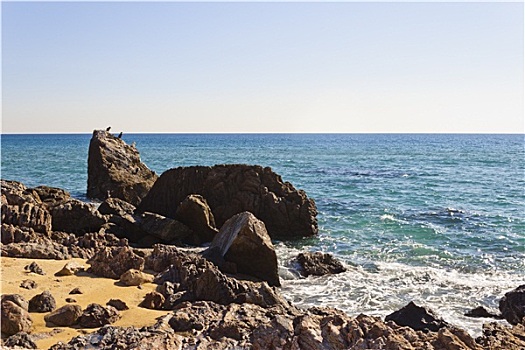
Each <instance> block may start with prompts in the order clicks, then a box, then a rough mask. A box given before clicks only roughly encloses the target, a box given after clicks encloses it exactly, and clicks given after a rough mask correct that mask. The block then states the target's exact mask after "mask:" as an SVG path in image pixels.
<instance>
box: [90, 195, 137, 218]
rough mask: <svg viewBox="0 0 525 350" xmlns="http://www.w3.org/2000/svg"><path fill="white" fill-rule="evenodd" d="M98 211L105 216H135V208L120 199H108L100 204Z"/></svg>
mask: <svg viewBox="0 0 525 350" xmlns="http://www.w3.org/2000/svg"><path fill="white" fill-rule="evenodd" d="M98 211H99V213H101V214H104V215H118V216H124V215H133V212H134V211H135V206H134V205H133V204H130V203H128V202H126V201H124V200H122V199H120V198H107V199H106V200H105V201H104V202H102V203H101V204H100V206H99V207H98Z"/></svg>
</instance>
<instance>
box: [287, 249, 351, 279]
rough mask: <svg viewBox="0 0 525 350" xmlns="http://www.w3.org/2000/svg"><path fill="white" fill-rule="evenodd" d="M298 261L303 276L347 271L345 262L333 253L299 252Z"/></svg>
mask: <svg viewBox="0 0 525 350" xmlns="http://www.w3.org/2000/svg"><path fill="white" fill-rule="evenodd" d="M296 260H297V262H298V263H299V266H300V267H301V268H300V269H299V272H300V273H301V275H303V276H305V277H306V276H310V275H314V276H323V275H327V274H337V273H341V272H345V271H346V268H345V267H344V266H343V264H342V263H341V262H340V261H339V260H337V259H336V258H334V257H333V256H332V255H331V254H328V253H321V252H306V253H299V255H298V256H297V259H296Z"/></svg>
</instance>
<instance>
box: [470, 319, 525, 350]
mask: <svg viewBox="0 0 525 350" xmlns="http://www.w3.org/2000/svg"><path fill="white" fill-rule="evenodd" d="M476 340H477V342H478V343H479V344H480V345H481V346H482V347H483V349H494V350H496V349H497V350H500V349H501V350H502V349H505V350H523V349H525V324H517V325H515V326H514V327H508V326H505V325H502V324H500V323H496V322H492V323H486V324H484V325H483V334H482V335H481V337H479V338H477V339H476Z"/></svg>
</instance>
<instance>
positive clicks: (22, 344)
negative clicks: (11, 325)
mask: <svg viewBox="0 0 525 350" xmlns="http://www.w3.org/2000/svg"><path fill="white" fill-rule="evenodd" d="M3 345H4V346H5V347H6V348H8V349H38V347H37V346H36V343H35V342H34V341H33V340H32V339H31V336H30V335H29V334H27V333H26V332H19V333H16V334H13V335H12V336H10V337H9V338H7V339H6V341H5V342H4V344H3Z"/></svg>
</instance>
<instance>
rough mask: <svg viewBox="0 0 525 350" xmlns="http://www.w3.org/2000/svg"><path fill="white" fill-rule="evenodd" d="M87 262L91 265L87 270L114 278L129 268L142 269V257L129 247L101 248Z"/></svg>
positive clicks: (117, 277) (116, 278)
mask: <svg viewBox="0 0 525 350" xmlns="http://www.w3.org/2000/svg"><path fill="white" fill-rule="evenodd" d="M87 263H88V264H90V265H91V267H90V268H89V269H88V272H90V273H92V274H94V275H97V276H101V277H107V278H112V279H115V280H118V279H119V278H120V276H121V275H122V274H123V273H124V272H126V271H128V270H129V269H136V270H143V269H144V258H142V257H140V256H138V255H137V254H135V253H134V252H133V250H132V249H131V248H130V247H116V248H115V247H114V248H110V247H105V248H102V249H100V250H98V252H97V253H96V254H95V255H94V256H93V257H92V258H91V259H89V260H88V261H87Z"/></svg>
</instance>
